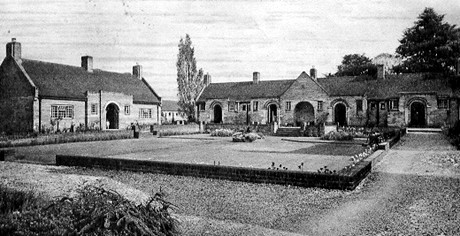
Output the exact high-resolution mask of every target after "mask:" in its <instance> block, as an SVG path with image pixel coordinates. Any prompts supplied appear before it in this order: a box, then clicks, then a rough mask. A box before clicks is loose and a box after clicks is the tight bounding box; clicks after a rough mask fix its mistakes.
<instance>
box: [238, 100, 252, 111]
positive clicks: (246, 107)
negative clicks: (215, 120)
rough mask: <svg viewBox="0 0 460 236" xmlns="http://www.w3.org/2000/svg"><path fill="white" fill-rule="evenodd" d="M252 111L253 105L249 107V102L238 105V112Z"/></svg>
mask: <svg viewBox="0 0 460 236" xmlns="http://www.w3.org/2000/svg"><path fill="white" fill-rule="evenodd" d="M250 110H251V105H249V102H239V103H238V111H250Z"/></svg>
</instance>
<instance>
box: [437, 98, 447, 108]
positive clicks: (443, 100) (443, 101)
mask: <svg viewBox="0 0 460 236" xmlns="http://www.w3.org/2000/svg"><path fill="white" fill-rule="evenodd" d="M438 109H449V100H448V99H446V98H439V99H438Z"/></svg>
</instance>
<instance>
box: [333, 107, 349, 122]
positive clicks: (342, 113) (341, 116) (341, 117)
mask: <svg viewBox="0 0 460 236" xmlns="http://www.w3.org/2000/svg"><path fill="white" fill-rule="evenodd" d="M334 121H335V124H339V125H340V126H344V125H347V107H346V106H345V104H343V103H337V104H336V105H335V107H334Z"/></svg>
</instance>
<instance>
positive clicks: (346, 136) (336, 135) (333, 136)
mask: <svg viewBox="0 0 460 236" xmlns="http://www.w3.org/2000/svg"><path fill="white" fill-rule="evenodd" d="M321 139H323V140H337V141H345V140H353V135H352V134H350V133H348V132H345V131H338V132H335V131H331V132H329V133H327V134H325V135H324V136H322V137H321Z"/></svg>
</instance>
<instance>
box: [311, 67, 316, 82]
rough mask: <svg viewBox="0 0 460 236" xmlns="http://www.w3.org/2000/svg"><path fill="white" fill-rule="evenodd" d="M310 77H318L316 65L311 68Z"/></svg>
mask: <svg viewBox="0 0 460 236" xmlns="http://www.w3.org/2000/svg"><path fill="white" fill-rule="evenodd" d="M310 77H311V78H312V79H316V69H315V67H314V66H313V67H312V68H311V69H310Z"/></svg>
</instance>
